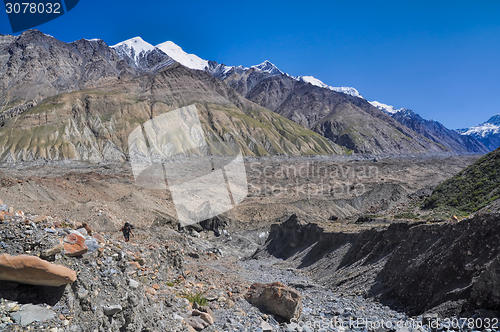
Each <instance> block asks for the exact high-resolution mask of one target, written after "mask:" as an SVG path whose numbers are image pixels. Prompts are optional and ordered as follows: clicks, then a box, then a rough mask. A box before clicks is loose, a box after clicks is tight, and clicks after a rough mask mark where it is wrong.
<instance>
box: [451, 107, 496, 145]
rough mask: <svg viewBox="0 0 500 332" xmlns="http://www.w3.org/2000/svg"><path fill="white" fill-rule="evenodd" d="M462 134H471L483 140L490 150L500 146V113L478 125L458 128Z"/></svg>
mask: <svg viewBox="0 0 500 332" xmlns="http://www.w3.org/2000/svg"><path fill="white" fill-rule="evenodd" d="M457 131H458V132H459V133H460V134H462V135H464V136H471V137H474V138H476V139H477V140H478V141H480V142H482V143H483V144H484V145H485V146H486V147H487V148H488V149H489V150H490V151H492V150H495V149H496V148H498V147H500V114H496V115H494V116H492V117H491V118H490V119H489V120H488V121H486V122H483V123H481V124H479V125H477V126H474V127H470V128H465V129H458V130H457Z"/></svg>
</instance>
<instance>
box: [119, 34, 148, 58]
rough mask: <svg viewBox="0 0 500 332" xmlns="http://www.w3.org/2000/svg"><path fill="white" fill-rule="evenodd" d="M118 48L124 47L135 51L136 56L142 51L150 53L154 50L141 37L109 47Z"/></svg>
mask: <svg viewBox="0 0 500 332" xmlns="http://www.w3.org/2000/svg"><path fill="white" fill-rule="evenodd" d="M120 46H126V47H127V48H128V49H132V48H133V49H134V50H135V54H136V55H138V54H139V53H141V52H142V51H144V52H147V51H152V50H153V49H154V48H155V47H154V46H153V45H151V44H150V43H148V42H145V41H144V40H143V39H142V38H141V37H134V38H130V39H128V40H125V41H122V42H121V43H118V44H116V45H114V46H111V47H112V48H118V47H120Z"/></svg>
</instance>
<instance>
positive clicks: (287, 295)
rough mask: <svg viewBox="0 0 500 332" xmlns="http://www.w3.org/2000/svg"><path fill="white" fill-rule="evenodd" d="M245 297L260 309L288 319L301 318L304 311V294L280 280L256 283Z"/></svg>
mask: <svg viewBox="0 0 500 332" xmlns="http://www.w3.org/2000/svg"><path fill="white" fill-rule="evenodd" d="M245 299H246V300H247V301H248V302H250V303H251V304H253V305H254V306H256V307H258V308H259V309H261V310H263V311H265V312H267V313H270V314H273V315H276V316H280V317H282V318H284V319H286V320H291V319H292V318H299V317H300V314H301V312H302V296H301V295H300V294H299V292H297V291H296V290H295V289H293V288H291V287H288V286H286V285H284V284H282V283H280V282H274V283H272V284H261V283H254V284H252V286H250V289H249V290H248V292H247V294H246V295H245Z"/></svg>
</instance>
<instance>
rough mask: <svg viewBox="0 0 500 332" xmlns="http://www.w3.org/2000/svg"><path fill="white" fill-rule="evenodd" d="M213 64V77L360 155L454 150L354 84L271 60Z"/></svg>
mask: <svg viewBox="0 0 500 332" xmlns="http://www.w3.org/2000/svg"><path fill="white" fill-rule="evenodd" d="M209 65H210V67H209V68H208V71H210V72H211V73H212V75H214V76H215V77H218V78H219V79H221V80H222V81H223V82H225V83H227V84H228V85H229V86H230V87H232V88H233V89H235V90H236V91H237V92H239V93H240V94H241V95H243V96H245V97H246V98H247V99H249V100H251V101H253V102H255V103H257V104H259V105H261V106H263V107H265V108H267V109H270V110H272V111H275V112H276V113H278V114H281V115H283V116H285V117H286V118H288V119H291V120H293V121H295V122H296V123H298V124H300V125H302V126H304V127H306V128H310V129H312V130H314V131H315V132H317V133H319V134H321V135H323V136H325V137H326V138H328V139H330V140H331V141H333V142H335V143H336V144H339V145H341V146H344V147H346V148H348V149H350V150H353V151H354V152H356V153H369V154H388V153H394V154H398V153H408V154H409V153H424V152H451V150H450V149H448V148H447V147H445V146H443V145H441V144H438V143H436V142H434V141H432V140H430V139H428V138H426V137H423V136H422V135H420V134H418V133H416V132H414V131H413V130H411V129H409V128H407V127H405V126H403V125H402V124H400V123H399V122H397V121H395V120H394V119H392V118H391V117H390V116H388V115H387V114H385V113H383V112H381V111H380V110H378V109H377V108H375V107H374V106H372V105H371V104H370V103H368V102H367V101H366V100H365V99H364V98H362V97H361V95H359V93H358V92H357V91H356V90H355V89H353V88H344V89H342V88H338V90H339V91H340V90H343V91H344V92H339V91H336V90H337V89H336V88H332V87H328V86H326V84H324V83H322V82H321V81H318V80H315V79H312V78H308V79H305V78H304V76H302V78H298V77H292V76H291V75H288V74H286V73H284V72H282V71H281V70H279V69H278V68H277V67H276V66H275V65H273V64H272V63H270V62H269V61H266V62H264V63H263V64H261V65H258V66H253V67H250V68H245V67H232V68H230V69H227V68H226V67H223V65H222V66H221V65H217V64H216V63H213V62H212V63H210V64H209ZM311 82H313V83H315V84H312V83H311ZM346 89H347V90H346Z"/></svg>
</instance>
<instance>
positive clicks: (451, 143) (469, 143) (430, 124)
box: [391, 108, 489, 153]
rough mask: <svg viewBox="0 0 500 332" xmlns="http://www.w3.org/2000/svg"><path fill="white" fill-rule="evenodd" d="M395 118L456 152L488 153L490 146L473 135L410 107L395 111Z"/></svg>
mask: <svg viewBox="0 0 500 332" xmlns="http://www.w3.org/2000/svg"><path fill="white" fill-rule="evenodd" d="M391 116H392V118H393V119H396V120H397V121H398V122H400V123H402V124H404V125H405V126H406V127H408V128H411V129H413V130H414V131H416V132H417V133H419V134H421V135H423V136H425V137H427V138H429V139H431V140H433V141H434V142H436V143H440V144H443V145H444V146H446V147H447V148H449V149H450V150H452V151H453V152H456V153H466V152H473V153H487V152H489V150H488V148H487V147H486V146H484V144H483V143H481V142H480V141H478V140H477V139H475V138H474V137H472V136H467V135H460V134H459V133H457V132H456V131H454V130H451V129H448V128H446V127H445V126H443V125H442V124H441V123H439V122H437V121H434V120H425V119H423V118H422V117H421V116H420V115H418V114H417V113H415V112H413V111H412V110H409V109H404V108H403V109H400V110H398V111H397V112H394V113H393V114H392V115H391Z"/></svg>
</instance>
